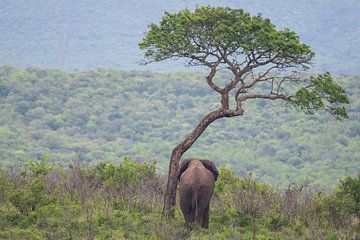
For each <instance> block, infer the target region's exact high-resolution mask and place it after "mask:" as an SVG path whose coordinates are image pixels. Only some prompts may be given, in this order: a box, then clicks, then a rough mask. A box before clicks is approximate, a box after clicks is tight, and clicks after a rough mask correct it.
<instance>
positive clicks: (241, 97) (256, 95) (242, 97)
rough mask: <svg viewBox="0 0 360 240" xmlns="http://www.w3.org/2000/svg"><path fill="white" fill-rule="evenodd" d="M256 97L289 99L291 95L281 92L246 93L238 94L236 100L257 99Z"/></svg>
mask: <svg viewBox="0 0 360 240" xmlns="http://www.w3.org/2000/svg"><path fill="white" fill-rule="evenodd" d="M257 98H261V99H269V100H277V99H282V100H285V101H291V96H285V95H282V94H248V95H244V96H239V97H238V98H237V101H240V102H243V101H245V100H248V99H257Z"/></svg>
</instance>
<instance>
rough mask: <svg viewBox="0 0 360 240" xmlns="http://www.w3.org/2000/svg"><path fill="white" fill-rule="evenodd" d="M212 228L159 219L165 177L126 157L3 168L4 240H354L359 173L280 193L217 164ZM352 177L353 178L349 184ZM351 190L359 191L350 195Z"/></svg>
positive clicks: (0, 223) (0, 216)
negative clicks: (322, 189) (329, 185)
mask: <svg viewBox="0 0 360 240" xmlns="http://www.w3.org/2000/svg"><path fill="white" fill-rule="evenodd" d="M219 170H220V171H219V172H220V175H219V179H218V181H217V182H216V187H215V192H214V196H213V198H212V201H211V206H210V211H211V212H210V226H209V229H208V230H205V229H200V228H199V226H197V225H193V226H192V231H189V230H188V229H186V228H185V224H184V220H183V216H182V214H181V212H180V210H179V206H176V208H175V211H174V217H172V218H168V217H161V209H162V198H163V190H164V183H165V181H164V176H163V175H159V174H157V173H156V172H155V165H154V164H153V163H149V162H143V163H136V162H135V161H133V160H131V159H129V158H126V159H124V161H123V162H122V163H120V164H109V163H108V164H106V163H99V164H97V165H95V166H93V167H91V168H89V167H79V166H78V165H70V166H68V167H66V168H59V167H55V166H54V165H52V164H51V163H49V162H48V161H47V159H46V158H42V159H41V160H39V161H30V162H27V163H26V164H24V165H20V166H17V167H13V168H9V169H7V170H5V169H2V170H0V197H1V198H0V239H13V240H25V239H31V240H34V239H166V240H168V239H176V240H179V239H214V240H215V239H252V237H253V234H254V229H255V235H256V239H264V240H265V239H274V240H275V239H276V240H280V239H281V240H284V239H289V240H290V239H299V240H302V239H303V240H306V239H326V240H340V239H356V236H359V234H360V225H359V217H360V216H359V211H358V210H359V209H358V208H356V206H359V205H360V202H359V198H358V193H359V192H360V188H359V186H360V185H359V184H360V174H359V175H358V176H357V177H356V176H355V177H347V178H345V179H344V180H343V181H342V182H341V183H338V184H337V186H336V188H335V189H333V190H332V191H331V192H329V193H327V194H321V193H318V192H313V191H311V189H309V188H308V187H307V186H296V185H293V186H290V187H288V188H287V189H286V191H283V192H279V191H278V190H275V189H274V188H272V187H269V186H268V185H266V184H263V183H258V182H256V181H255V180H254V178H253V177H252V176H251V175H248V176H246V177H244V178H240V177H238V176H236V175H235V173H234V172H233V171H232V170H230V169H229V168H227V167H220V168H219ZM348 183H349V184H348ZM352 193H354V194H352Z"/></svg>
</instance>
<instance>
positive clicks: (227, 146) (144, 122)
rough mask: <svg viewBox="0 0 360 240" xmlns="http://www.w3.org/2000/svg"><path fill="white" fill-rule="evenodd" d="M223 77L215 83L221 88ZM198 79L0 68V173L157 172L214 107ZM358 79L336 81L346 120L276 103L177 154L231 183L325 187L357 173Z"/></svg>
mask: <svg viewBox="0 0 360 240" xmlns="http://www.w3.org/2000/svg"><path fill="white" fill-rule="evenodd" d="M226 76H227V75H226V74H225V73H224V74H222V75H221V77H218V79H217V80H216V81H218V82H221V79H222V78H225V77H226ZM204 77H205V75H204V74H203V73H196V72H191V73H186V72H175V73H171V74H170V73H169V74H166V73H155V72H147V71H119V70H111V69H96V70H91V71H87V72H80V73H67V72H64V71H60V70H46V69H37V68H28V69H25V70H22V69H16V68H13V67H11V66H3V67H1V68H0V136H1V137H0V165H3V166H14V165H16V164H18V163H19V162H24V161H26V160H28V159H32V158H34V159H41V158H42V157H43V156H44V155H45V156H47V155H49V157H50V160H51V161H52V162H56V163H66V164H68V163H81V164H85V165H86V164H90V165H94V164H97V163H98V162H108V163H119V162H120V161H121V159H123V157H124V156H129V157H131V158H133V159H135V160H136V161H137V162H142V161H144V160H145V159H152V160H155V161H156V162H157V170H158V171H159V172H165V171H166V170H167V166H168V160H169V158H170V153H171V151H172V148H173V147H175V146H176V144H177V143H179V142H180V141H182V140H183V139H184V137H185V136H186V135H187V134H188V133H189V132H190V131H191V130H192V129H193V128H194V127H195V125H196V124H197V122H198V121H199V120H200V119H201V118H202V117H203V116H204V115H205V114H206V113H208V112H209V111H210V110H212V109H215V108H216V107H218V106H219V104H220V103H219V102H220V101H219V99H218V96H217V95H216V94H215V93H213V92H212V91H211V89H210V88H209V87H208V86H207V85H206V82H205V78H204ZM359 80H360V77H342V78H338V79H337V81H338V82H339V83H340V84H341V85H342V86H343V87H344V89H345V90H346V92H347V93H348V94H349V96H350V104H349V107H348V108H347V112H348V115H349V119H345V120H343V121H337V120H335V119H334V118H332V117H330V116H328V114H325V113H324V114H322V113H319V114H315V115H307V114H305V113H302V112H300V111H297V110H296V109H290V108H289V107H288V106H286V105H284V104H283V103H282V102H281V101H276V102H271V101H266V100H259V101H249V102H247V103H246V104H245V105H244V109H245V113H244V115H243V116H240V117H237V118H232V119H221V120H218V121H216V122H214V123H213V124H212V125H211V126H210V127H209V128H208V129H207V130H206V132H205V133H204V134H203V135H202V136H201V137H200V139H199V140H198V141H197V142H196V144H195V145H194V146H193V147H192V148H191V149H190V151H189V152H188V153H187V154H186V156H187V157H189V156H194V157H199V158H207V159H211V160H213V161H214V162H215V163H216V164H218V165H219V164H220V165H228V166H229V167H230V168H231V169H233V170H234V172H235V173H236V174H237V175H240V176H245V175H247V174H248V172H253V173H254V174H255V176H256V178H257V179H258V178H260V179H261V181H264V182H267V183H269V184H272V185H273V186H280V187H286V186H288V185H289V184H290V183H297V184H304V183H311V184H312V185H313V186H314V187H319V188H322V189H323V188H329V187H333V186H334V185H335V184H336V183H337V182H338V180H339V178H340V177H341V176H347V175H349V176H351V175H354V174H357V172H358V171H360V164H359V159H360V144H359V142H360V121H359V120H360V115H359V114H360V100H359V98H358V96H359V94H360V84H359Z"/></svg>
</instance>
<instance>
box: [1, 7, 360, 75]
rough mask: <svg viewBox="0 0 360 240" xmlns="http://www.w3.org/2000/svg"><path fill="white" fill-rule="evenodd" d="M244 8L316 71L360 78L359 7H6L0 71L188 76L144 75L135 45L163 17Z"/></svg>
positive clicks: (180, 66) (167, 67)
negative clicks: (289, 40) (291, 35)
mask: <svg viewBox="0 0 360 240" xmlns="http://www.w3.org/2000/svg"><path fill="white" fill-rule="evenodd" d="M207 4H211V5H221V6H229V7H233V8H244V9H245V10H247V11H249V12H251V13H252V14H257V13H261V14H262V15H263V16H265V17H269V18H270V19H271V20H272V21H273V23H274V24H275V25H276V26H278V27H279V28H285V27H287V28H290V29H291V30H294V31H296V32H297V33H298V34H299V36H300V37H301V40H302V41H303V42H305V43H307V44H309V45H311V46H312V47H313V50H314V51H315V53H316V58H315V61H314V68H313V70H312V71H315V72H319V71H321V72H322V71H330V72H332V73H334V74H337V75H349V74H350V75H354V74H359V73H360V70H359V69H360V43H359V36H360V28H359V26H358V23H359V22H360V14H359V12H360V1H358V0H345V1H343V0H332V1H329V0H318V1H315V0H300V1H299V0H288V1H284V0H272V1H267V0H257V1H254V0H236V1H235V0H232V1H230V0H225V1H215V0H206V1H190V0H181V1H180V0H177V1H162V0H153V1H149V0H139V1H118V0H106V1H98V0H86V1H85V0H82V1H81V0H78V1H70V0H62V1H56V0H37V1H25V0H2V1H0V32H1V35H0V43H1V45H0V64H12V65H15V66H18V67H29V66H39V67H44V68H60V69H65V70H71V71H76V70H83V69H90V68H94V67H112V68H120V69H151V70H161V71H164V70H165V71H173V70H180V69H183V63H182V62H176V63H173V62H167V63H164V64H154V65H151V66H146V67H142V66H139V64H138V62H139V61H140V60H141V58H142V53H141V51H140V50H139V49H138V46H137V44H138V42H139V41H140V40H141V39H142V37H143V33H144V32H145V31H147V25H148V24H149V23H150V22H158V21H159V20H160V19H161V16H162V15H163V13H164V11H170V12H173V11H178V10H181V9H184V8H186V7H187V8H190V9H193V8H194V7H195V6H198V5H207Z"/></svg>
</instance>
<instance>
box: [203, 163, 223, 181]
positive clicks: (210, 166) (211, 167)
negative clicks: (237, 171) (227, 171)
mask: <svg viewBox="0 0 360 240" xmlns="http://www.w3.org/2000/svg"><path fill="white" fill-rule="evenodd" d="M200 161H201V163H202V164H203V165H204V167H205V168H206V169H207V170H209V171H211V172H212V174H213V175H214V179H215V181H216V180H217V178H218V176H219V172H218V170H217V168H216V166H215V164H214V163H213V162H212V161H210V160H200Z"/></svg>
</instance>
